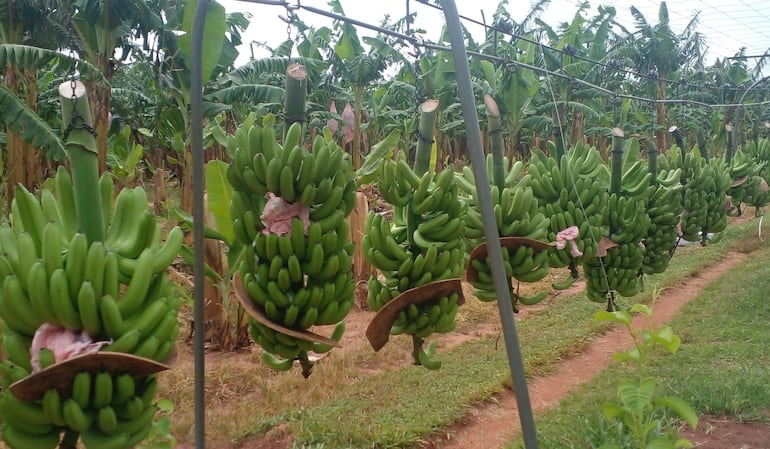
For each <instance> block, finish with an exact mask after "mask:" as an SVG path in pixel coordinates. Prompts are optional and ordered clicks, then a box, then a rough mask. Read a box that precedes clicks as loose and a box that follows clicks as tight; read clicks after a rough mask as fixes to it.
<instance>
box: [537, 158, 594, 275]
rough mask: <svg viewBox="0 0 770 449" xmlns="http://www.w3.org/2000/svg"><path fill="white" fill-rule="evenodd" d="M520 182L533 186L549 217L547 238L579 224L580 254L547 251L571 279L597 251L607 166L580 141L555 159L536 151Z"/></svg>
mask: <svg viewBox="0 0 770 449" xmlns="http://www.w3.org/2000/svg"><path fill="white" fill-rule="evenodd" d="M552 153H553V150H552ZM522 184H523V185H525V186H528V187H530V188H532V192H533V194H534V196H535V198H536V199H537V202H538V204H539V206H538V207H539V210H540V211H541V212H542V213H543V214H544V215H545V217H547V219H548V220H550V223H549V224H548V227H547V230H548V235H547V237H546V240H547V241H549V242H553V241H556V239H557V233H559V232H560V231H563V230H565V229H567V228H569V227H571V226H577V227H578V230H579V236H578V238H577V239H576V240H575V242H576V244H577V247H578V249H579V251H580V252H581V253H582V255H580V256H578V257H576V258H573V257H571V255H570V252H569V251H565V250H559V249H556V248H551V249H549V250H548V263H549V265H550V267H551V268H562V267H569V268H570V278H571V279H573V280H574V277H575V273H576V272H577V265H578V264H580V263H581V262H582V261H584V260H587V259H590V258H592V257H593V256H594V254H595V253H596V241H597V236H595V235H594V232H595V231H594V229H596V228H598V227H600V226H601V225H602V213H603V211H604V209H605V208H606V204H607V195H608V193H607V191H608V187H609V170H608V168H607V165H606V164H605V163H604V160H603V159H602V157H601V154H600V153H599V151H598V150H597V149H596V148H594V147H590V146H588V145H585V144H583V143H578V144H577V145H575V146H574V147H572V148H570V149H569V150H568V151H567V154H566V155H565V156H564V157H562V158H561V160H560V161H558V162H557V161H556V159H555V158H552V157H548V156H546V155H545V153H544V152H542V151H541V150H535V151H533V153H532V159H531V160H530V163H529V166H528V167H527V174H526V175H525V176H524V178H522ZM569 283H570V282H568V283H567V284H565V286H567V285H569ZM565 286H555V287H565Z"/></svg>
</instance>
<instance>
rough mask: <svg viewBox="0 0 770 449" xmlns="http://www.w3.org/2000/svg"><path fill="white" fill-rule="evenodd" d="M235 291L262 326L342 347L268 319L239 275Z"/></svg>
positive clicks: (236, 295) (296, 336)
mask: <svg viewBox="0 0 770 449" xmlns="http://www.w3.org/2000/svg"><path fill="white" fill-rule="evenodd" d="M233 291H234V292H235V297H236V298H238V302H240V303H241V305H242V306H243V308H244V310H246V312H247V313H248V314H249V315H250V316H251V317H252V318H254V319H255V320H256V321H257V322H258V323H259V324H262V325H263V326H265V327H267V328H270V329H272V330H274V331H276V332H280V333H282V334H284V335H288V336H290V337H294V338H299V339H300V340H305V341H310V342H316V343H322V344H325V345H330V346H335V347H338V346H339V345H340V344H339V343H338V342H336V341H334V340H332V339H331V338H328V337H324V336H323V335H318V334H314V333H313V332H310V331H306V330H299V329H289V328H288V327H283V326H281V325H280V324H278V323H275V322H273V321H270V319H268V318H267V316H266V315H265V312H264V310H262V309H261V308H260V307H259V305H258V304H256V303H255V302H254V301H252V300H251V298H249V293H248V292H247V291H246V287H245V286H244V285H243V281H242V280H241V276H240V274H238V273H235V275H233Z"/></svg>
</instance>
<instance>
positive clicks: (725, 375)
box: [506, 238, 770, 449]
mask: <svg viewBox="0 0 770 449" xmlns="http://www.w3.org/2000/svg"><path fill="white" fill-rule="evenodd" d="M742 242H743V244H744V245H743V246H742V247H743V248H744V250H747V251H748V250H749V249H750V248H754V249H755V251H753V252H752V256H751V257H750V258H749V259H748V260H747V261H745V262H744V263H742V264H741V265H740V266H739V267H736V268H734V269H733V270H731V271H730V272H729V273H728V274H727V275H725V276H723V277H721V278H720V279H719V280H717V281H715V282H713V283H712V284H710V285H709V286H708V287H707V288H706V290H705V291H703V292H702V293H701V294H700V295H699V296H698V297H697V298H696V299H695V300H693V301H691V302H690V303H688V304H687V305H686V306H685V307H684V308H683V309H682V310H681V311H680V312H679V314H678V315H677V317H676V318H675V319H674V320H673V321H672V322H671V325H672V327H673V329H674V331H675V332H676V333H678V334H679V335H680V336H681V337H682V342H683V343H682V347H681V349H680V351H679V352H678V353H677V354H676V355H675V356H668V355H656V356H655V357H654V358H653V359H652V361H651V363H650V365H649V367H648V368H649V370H650V375H651V376H653V377H654V378H655V379H656V380H657V381H658V384H659V386H660V388H661V393H660V394H664V395H676V396H679V397H681V398H682V399H684V400H685V401H687V402H688V403H690V404H691V405H692V406H693V407H694V408H695V410H696V412H698V414H699V415H703V414H712V415H724V416H728V417H730V418H732V419H735V420H739V421H741V420H765V419H766V416H767V415H766V413H767V410H768V409H770V390H768V389H767V385H768V384H769V383H770V368H768V366H770V353H768V352H767V349H766V348H767V347H768V345H770V334H769V333H768V332H767V331H766V330H767V322H768V321H770V305H769V304H768V302H767V296H766V292H767V290H768V287H770V267H769V266H768V265H767V263H766V261H767V260H768V258H770V249H769V248H768V245H767V244H766V243H762V244H759V243H760V242H758V240H757V239H756V238H754V240H753V242H754V244H753V246H752V245H749V244H747V242H748V240H742ZM739 246H740V245H739ZM635 375H636V374H635V373H634V372H633V371H632V369H631V368H630V367H628V366H626V365H624V366H618V365H613V366H611V367H610V368H608V369H607V370H605V371H604V372H603V373H602V374H601V375H599V376H598V377H597V378H596V379H594V380H592V381H591V382H589V383H587V384H585V385H583V386H581V388H579V389H578V391H576V392H575V393H574V394H573V395H571V396H570V397H568V398H566V399H564V400H563V401H561V403H560V404H559V405H558V406H557V407H555V408H553V409H551V410H549V411H548V412H546V413H544V414H542V415H541V416H539V417H538V418H537V422H536V426H537V429H538V435H539V436H538V439H539V443H540V447H541V448H548V449H566V448H592V447H598V446H600V445H601V444H603V443H605V442H608V441H605V438H607V436H608V435H609V434H611V433H612V432H610V430H611V429H610V426H611V424H610V423H609V422H607V421H606V420H605V419H604V417H603V416H602V415H601V410H600V408H599V405H598V404H601V403H602V402H604V401H607V400H613V399H614V394H615V385H616V384H615V380H616V379H618V378H624V377H630V378H633V377H634V376H635ZM613 442H617V441H613ZM738 443H739V442H736V444H738ZM506 447H508V448H521V447H523V444H522V442H521V441H520V440H516V441H514V442H512V443H510V444H509V445H508V446H506Z"/></svg>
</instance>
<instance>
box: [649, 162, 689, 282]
mask: <svg viewBox="0 0 770 449" xmlns="http://www.w3.org/2000/svg"><path fill="white" fill-rule="evenodd" d="M679 175H681V170H680V169H676V170H672V171H670V172H669V171H667V170H663V171H661V172H660V173H659V174H658V179H659V181H658V185H657V187H656V188H655V191H654V192H653V194H652V195H651V196H650V201H649V203H648V204H647V215H649V217H650V225H649V227H648V229H647V236H646V237H645V238H644V248H645V253H644V262H643V263H642V271H644V273H645V274H655V273H662V272H664V271H666V268H668V263H669V261H670V260H671V256H672V255H673V253H674V250H675V249H676V245H677V241H678V240H679V235H678V234H679V233H678V231H677V225H678V224H679V219H680V216H681V214H682V189H683V186H682V184H681V183H679ZM674 177H675V178H676V181H675V182H670V181H672V178H674ZM660 180H664V181H666V182H665V183H664V182H662V181H660Z"/></svg>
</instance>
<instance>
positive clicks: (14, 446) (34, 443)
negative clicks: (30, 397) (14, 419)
mask: <svg viewBox="0 0 770 449" xmlns="http://www.w3.org/2000/svg"><path fill="white" fill-rule="evenodd" d="M2 435H3V442H5V444H6V445H8V447H9V448H11V449H54V448H56V447H57V446H58V445H59V438H60V434H59V431H57V430H54V431H51V432H49V433H46V434H43V435H32V434H29V433H25V432H22V431H21V430H20V429H17V428H16V427H13V426H10V425H5V426H3V428H2Z"/></svg>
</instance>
